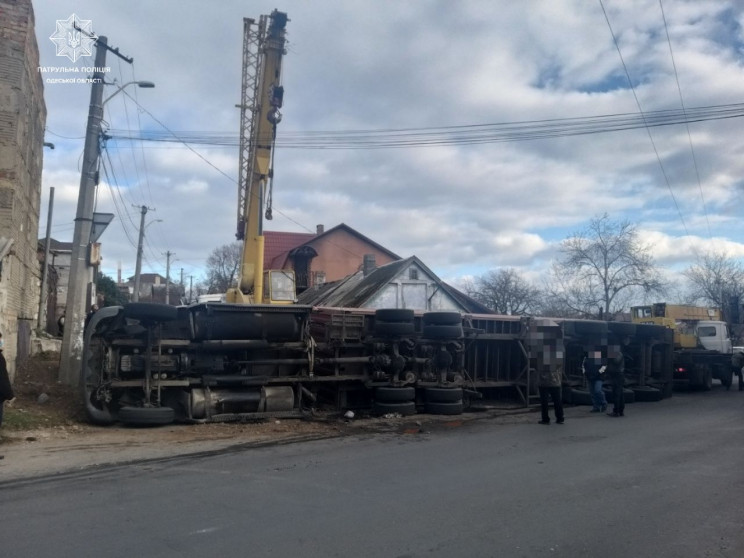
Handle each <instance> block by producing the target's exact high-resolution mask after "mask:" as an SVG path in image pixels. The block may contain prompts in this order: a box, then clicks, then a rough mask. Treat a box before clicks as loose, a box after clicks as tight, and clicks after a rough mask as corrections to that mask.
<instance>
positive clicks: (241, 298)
mask: <svg viewBox="0 0 744 558" xmlns="http://www.w3.org/2000/svg"><path fill="white" fill-rule="evenodd" d="M287 21H288V19H287V14H286V13H283V12H279V11H277V10H274V11H273V12H272V13H271V15H269V16H266V15H262V16H261V17H260V18H259V22H258V26H257V27H256V24H255V21H254V20H253V19H249V18H244V19H243V71H242V84H241V104H240V163H239V165H240V176H239V185H238V230H237V234H236V237H237V238H238V240H242V241H243V253H242V259H241V265H240V275H239V278H238V287H237V288H236V289H230V290H229V291H228V293H227V297H226V299H227V301H228V302H238V303H261V302H263V303H280V304H281V303H284V304H287V303H291V302H293V301H294V296H295V293H294V291H295V289H294V274H293V273H292V272H291V271H286V270H283V271H280V272H270V275H269V277H268V283H265V279H264V269H263V257H264V236H263V216H264V209H263V205H264V203H263V200H264V197H265V196H266V194H267V191H270V188H271V179H272V175H273V168H272V167H273V161H272V158H273V151H274V141H275V139H276V126H277V124H278V123H279V122H280V120H281V113H280V112H279V109H280V108H281V106H282V101H283V96H284V88H283V87H282V85H281V64H282V57H283V55H284V54H285V49H284V45H285V42H286V38H285V35H286V25H287ZM270 213H271V208H270V206H267V208H266V216H267V218H268V219H270V218H271V217H270ZM274 275H275V277H273V279H272V276H274Z"/></svg>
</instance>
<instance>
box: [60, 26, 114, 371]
mask: <svg viewBox="0 0 744 558" xmlns="http://www.w3.org/2000/svg"><path fill="white" fill-rule="evenodd" d="M107 45H108V39H107V38H106V37H98V40H97V41H96V61H95V70H96V71H95V72H94V73H93V84H92V85H91V90H90V108H89V110H88V127H87V130H86V133H85V148H84V150H83V169H82V172H81V174H80V192H79V194H78V204H77V213H76V214H75V231H74V233H73V236H72V254H71V260H70V277H69V281H68V284H67V304H66V306H65V329H64V332H63V336H62V354H61V357H60V358H61V362H60V367H59V380H60V382H62V383H65V384H67V385H75V384H77V381H78V377H79V370H80V363H81V361H82V353H83V322H84V320H85V313H86V310H87V303H88V297H89V296H90V292H89V289H90V286H91V282H92V280H93V277H91V267H90V265H89V264H88V247H89V245H90V231H91V227H92V225H93V209H94V206H95V197H96V184H97V183H98V157H99V143H98V142H99V138H100V135H101V120H102V119H103V78H104V73H103V69H104V67H105V66H106V47H107Z"/></svg>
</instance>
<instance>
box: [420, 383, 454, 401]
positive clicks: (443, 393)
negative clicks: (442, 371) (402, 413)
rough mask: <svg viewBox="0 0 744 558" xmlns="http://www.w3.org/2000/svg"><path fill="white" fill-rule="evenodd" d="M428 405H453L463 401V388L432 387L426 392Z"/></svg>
mask: <svg viewBox="0 0 744 558" xmlns="http://www.w3.org/2000/svg"><path fill="white" fill-rule="evenodd" d="M424 395H425V396H426V403H453V402H455V401H462V388H439V387H431V388H426V389H425V390H424Z"/></svg>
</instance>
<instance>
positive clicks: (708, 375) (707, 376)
mask: <svg viewBox="0 0 744 558" xmlns="http://www.w3.org/2000/svg"><path fill="white" fill-rule="evenodd" d="M700 389H702V390H703V391H710V390H711V389H713V371H712V370H711V369H710V367H706V368H705V373H704V374H703V383H702V385H701V386H700Z"/></svg>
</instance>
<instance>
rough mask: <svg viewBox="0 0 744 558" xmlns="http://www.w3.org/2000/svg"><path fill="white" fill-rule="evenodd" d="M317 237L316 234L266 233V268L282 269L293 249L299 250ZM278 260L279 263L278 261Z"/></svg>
mask: <svg viewBox="0 0 744 558" xmlns="http://www.w3.org/2000/svg"><path fill="white" fill-rule="evenodd" d="M317 236H318V235H317V234H315V233H293V232H276V231H264V268H265V269H281V268H282V266H283V264H284V260H285V259H286V257H287V254H288V253H289V251H290V250H291V249H292V248H297V247H298V246H301V245H302V244H305V243H306V242H309V241H310V240H312V239H313V238H315V237H317ZM280 256H283V257H282V258H280ZM277 259H279V261H276V260H277Z"/></svg>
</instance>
